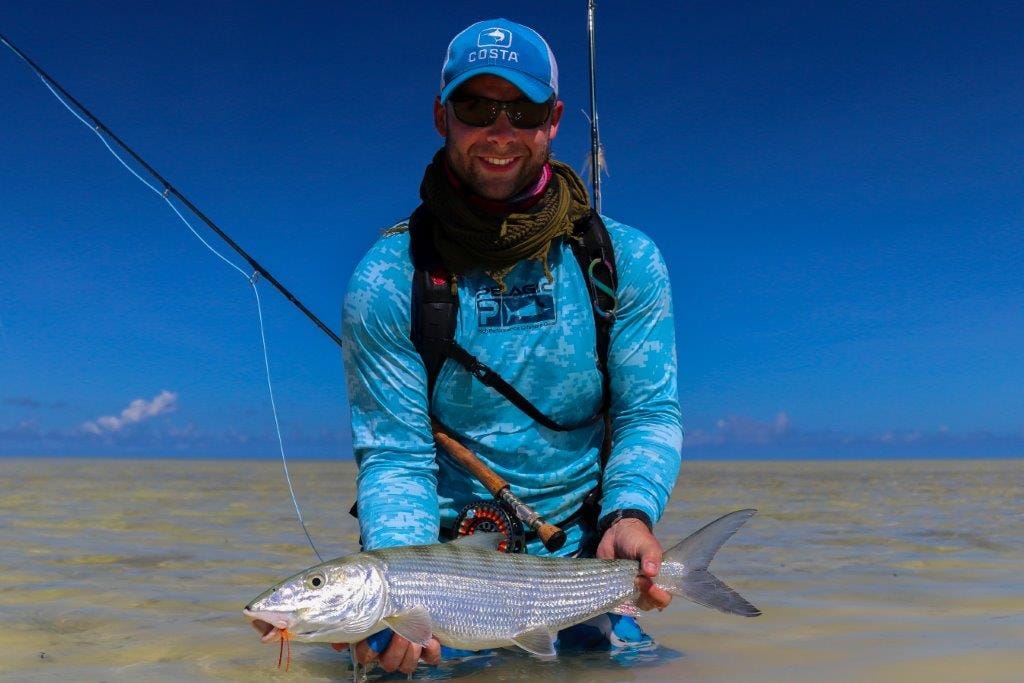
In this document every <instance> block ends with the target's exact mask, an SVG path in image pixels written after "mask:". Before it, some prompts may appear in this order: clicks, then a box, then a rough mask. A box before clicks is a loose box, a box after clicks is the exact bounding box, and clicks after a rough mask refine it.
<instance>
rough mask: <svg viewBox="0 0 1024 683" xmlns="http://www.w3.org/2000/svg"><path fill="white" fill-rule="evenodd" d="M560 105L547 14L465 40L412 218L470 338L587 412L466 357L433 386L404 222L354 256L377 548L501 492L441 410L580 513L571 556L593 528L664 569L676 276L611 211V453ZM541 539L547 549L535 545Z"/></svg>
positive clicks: (490, 455) (362, 487) (371, 533)
mask: <svg viewBox="0 0 1024 683" xmlns="http://www.w3.org/2000/svg"><path fill="white" fill-rule="evenodd" d="M563 111H564V104H563V103H562V102H561V101H559V100H558V71H557V66H556V63H555V58H554V55H553V54H552V53H551V50H550V48H549V47H548V45H547V43H546V42H545V41H544V39H543V38H542V37H541V36H540V35H539V34H537V33H536V32H534V31H533V30H532V29H530V28H527V27H525V26H522V25H520V24H516V23H513V22H510V21H508V20H505V19H495V20H489V21H483V22H479V23H477V24H473V25H472V26H470V27H468V28H467V29H465V30H464V31H462V32H461V33H459V34H458V35H457V36H455V38H454V39H453V40H452V42H451V44H450V45H449V47H448V51H447V53H446V57H445V62H444V66H443V70H442V81H441V92H440V94H439V95H438V97H437V98H436V99H435V101H434V125H435V127H436V128H437V131H438V133H439V134H440V135H441V136H442V137H443V138H444V147H443V149H442V150H440V151H439V152H438V153H437V155H436V156H435V157H434V159H433V161H432V162H431V163H430V165H429V166H428V167H427V170H426V173H425V175H424V178H423V181H422V185H421V189H420V194H421V197H422V199H423V206H422V207H420V209H419V210H417V215H418V216H420V218H419V219H418V221H419V223H418V225H417V226H416V227H415V230H423V231H425V233H424V234H425V237H424V238H423V239H426V240H428V241H429V243H430V245H431V248H432V249H433V250H434V251H435V252H436V255H437V256H439V258H440V260H441V262H442V264H443V266H444V271H443V272H440V273H436V274H434V275H432V277H435V278H438V277H439V278H443V279H441V280H440V281H441V282H442V283H444V286H445V287H450V288H451V289H452V290H453V291H455V292H456V293H457V296H458V303H459V306H458V311H459V313H458V324H457V328H456V334H455V339H456V341H457V342H458V344H459V345H460V346H462V347H463V348H464V349H467V350H469V351H470V352H471V353H472V354H474V355H475V356H476V357H477V358H478V359H479V360H480V361H481V362H483V363H485V364H486V365H487V366H489V367H490V368H492V369H494V370H495V371H496V372H497V373H498V374H499V375H501V376H502V377H503V378H504V379H505V380H506V381H507V382H508V383H509V384H511V385H513V386H514V387H515V389H516V390H517V391H518V392H519V393H521V394H522V395H523V396H525V397H526V398H527V399H528V400H529V401H530V402H531V403H533V405H534V406H536V408H537V409H538V410H539V411H540V412H541V413H543V414H544V415H546V416H548V417H549V418H551V419H552V420H553V421H555V422H558V423H560V424H561V425H570V426H573V425H576V426H575V427H572V428H570V429H568V430H566V431H558V430H554V429H549V428H547V427H545V426H542V425H541V424H538V422H537V421H536V420H535V419H533V418H531V417H529V416H528V415H527V414H526V413H524V412H523V411H522V410H521V409H520V408H518V407H516V406H515V405H513V404H512V403H510V402H509V401H508V400H507V399H506V398H505V397H504V396H503V395H501V394H500V393H498V392H497V391H495V390H494V389H492V388H490V387H488V386H484V385H483V384H482V383H480V382H479V381H478V380H477V378H475V377H474V376H473V375H472V374H471V373H470V372H468V371H467V370H466V369H465V368H463V367H462V366H460V365H459V364H458V363H455V362H452V361H448V362H446V363H445V364H444V366H443V367H442V369H441V371H440V373H439V374H438V375H437V377H436V381H435V382H434V385H433V387H432V391H431V388H430V387H428V380H427V373H426V371H425V368H424V362H423V358H422V357H421V355H420V353H419V352H418V351H417V349H416V347H415V345H414V343H413V341H412V339H411V337H410V335H411V334H412V333H413V331H414V330H413V323H412V312H411V311H412V307H413V302H412V284H411V283H412V280H413V276H414V266H413V263H412V258H411V256H410V234H409V229H408V226H407V225H405V224H401V225H399V226H396V227H397V229H392V230H389V231H388V232H387V233H386V234H385V236H384V237H382V238H381V239H380V240H379V241H378V242H377V243H376V244H375V245H374V246H373V248H372V249H371V250H370V252H369V253H368V254H367V255H366V257H365V258H364V259H363V260H362V262H361V263H360V264H359V266H358V267H357V269H356V271H355V273H354V275H353V277H352V280H351V282H350V284H349V289H348V293H347V295H346V298H345V305H344V316H343V317H344V321H343V335H344V350H345V351H344V359H345V368H346V375H347V381H348V391H349V398H350V402H351V409H352V430H353V447H354V450H355V457H356V461H357V462H358V464H359V476H358V482H357V485H358V516H359V522H360V529H361V532H362V542H363V545H364V548H365V549H374V548H382V547H388V546H395V545H409V544H419V543H431V542H436V541H437V540H438V538H439V535H442V534H443V532H444V531H445V530H450V528H451V526H452V524H453V522H454V519H455V517H456V515H457V513H458V511H459V510H460V509H461V508H462V507H463V506H464V505H466V504H467V503H470V502H472V501H473V500H479V499H487V498H489V497H490V496H489V494H488V493H487V491H486V489H485V488H484V487H483V485H482V484H481V483H480V482H478V481H476V480H475V479H473V478H472V476H470V475H469V474H468V473H467V472H466V471H465V470H463V469H462V468H461V467H459V465H458V464H457V463H456V462H455V461H454V460H453V459H452V458H450V457H449V456H448V454H447V453H445V452H444V451H443V450H441V449H439V448H437V447H436V446H435V443H434V438H433V435H432V431H431V421H432V418H433V419H436V420H437V421H439V422H440V423H441V424H443V425H444V426H445V428H446V429H447V430H448V432H449V433H450V434H452V435H453V436H454V437H455V438H456V439H458V440H459V441H460V442H462V443H463V444H465V445H466V446H468V447H469V448H470V449H471V450H473V451H474V452H475V453H476V454H477V455H478V456H479V457H480V459H481V460H483V461H484V462H485V463H486V464H487V465H488V466H489V467H491V468H492V469H493V470H495V471H496V472H497V473H498V474H500V475H501V476H502V477H503V478H504V479H505V480H507V481H508V482H509V483H510V485H511V487H512V490H513V491H514V492H515V493H517V494H518V495H519V496H520V497H521V498H523V499H524V500H525V501H526V502H527V503H528V504H530V505H532V506H533V507H534V508H535V509H536V510H537V511H538V512H540V513H541V514H542V515H543V516H544V517H545V518H546V519H548V520H550V521H552V522H554V523H559V522H561V521H564V520H569V521H568V522H567V523H566V524H565V532H566V534H567V542H566V544H565V546H564V547H563V548H562V550H560V551H559V554H572V553H577V552H579V551H580V550H581V548H582V547H583V546H585V545H586V544H587V543H591V547H593V546H595V545H596V554H597V556H598V557H603V558H613V557H618V558H632V559H636V560H638V561H640V563H641V568H642V572H643V575H644V576H646V577H653V576H655V575H656V574H657V572H658V567H659V564H660V562H661V546H660V545H659V543H658V541H657V540H656V539H655V537H654V536H653V534H652V533H651V525H652V524H653V523H654V522H656V521H657V519H658V518H659V517H660V515H661V513H662V511H663V509H664V507H665V504H666V503H667V500H668V497H669V494H670V492H671V490H672V487H673V484H674V482H675V479H676V475H677V473H678V468H679V456H680V447H681V443H682V431H681V427H680V416H679V406H678V399H677V394H676V361H675V338H674V330H673V319H672V307H671V296H670V287H669V281H668V276H667V272H666V269H665V264H664V262H663V260H662V258H661V255H660V254H659V252H658V250H657V248H656V247H655V246H654V244H653V243H652V242H651V241H650V240H649V239H648V238H647V237H645V236H644V235H643V234H641V233H640V232H638V231H636V230H634V229H633V228H629V227H627V226H624V225H621V224H619V223H617V222H615V221H612V220H610V219H605V225H606V226H607V233H608V235H609V236H610V239H611V242H612V245H613V248H614V249H613V250H614V255H615V262H616V271H617V276H618V290H617V292H616V296H617V310H616V311H615V318H614V323H613V324H612V326H611V331H610V337H609V340H610V341H609V347H608V352H607V360H608V362H607V365H608V368H607V376H608V381H609V384H608V386H609V401H608V406H609V407H608V410H609V412H610V418H611V425H612V433H613V439H612V445H611V450H610V453H609V454H608V456H607V458H606V460H607V461H606V463H604V464H603V465H602V457H601V446H602V441H603V437H604V432H605V426H604V425H605V423H604V421H603V420H601V419H594V418H595V416H599V415H600V413H601V411H602V406H603V403H604V389H603V387H604V384H603V375H602V371H601V368H599V367H598V353H597V351H596V348H595V344H596V338H597V337H596V335H597V332H596V330H595V317H594V314H593V310H592V307H593V304H592V301H591V299H590V295H589V293H588V289H587V283H586V280H585V278H586V277H587V274H586V273H584V272H583V271H582V270H581V268H580V266H579V265H578V264H577V261H576V260H575V258H574V256H573V252H572V244H571V243H570V242H571V240H573V239H574V238H573V237H572V231H573V225H574V224H575V223H577V222H579V221H580V220H586V219H587V217H588V216H589V215H590V208H589V202H588V198H587V193H586V188H585V187H584V185H583V183H582V182H581V181H580V179H579V178H578V176H577V175H576V174H575V173H574V172H573V171H572V169H570V168H569V167H568V166H566V165H564V164H561V163H559V162H556V161H554V160H551V159H550V158H549V155H550V143H551V141H552V140H554V139H555V137H556V135H557V133H558V127H559V122H560V120H561V117H562V114H563ZM598 486H600V487H601V488H600V491H601V494H600V495H601V499H600V503H601V517H600V519H599V520H587V519H586V516H585V515H580V514H577V513H578V511H579V510H580V509H581V506H582V505H583V501H584V498H585V497H586V495H587V494H588V493H589V492H591V491H593V490H595V489H596V488H597V487H598ZM528 551H529V552H531V553H543V552H545V550H544V549H543V547H542V546H541V545H540V543H539V541H536V540H535V541H533V542H531V543H530V545H529V547H528ZM644 589H645V592H644V595H643V597H642V599H641V606H642V607H645V608H650V607H663V606H665V605H667V604H668V601H669V600H670V599H671V598H670V596H669V595H668V594H667V593H665V592H664V591H662V590H661V589H658V588H657V587H654V586H653V585H652V584H651V582H650V581H647V582H646V583H645V584H644ZM637 632H639V630H638V629H637ZM612 636H614V634H612ZM356 654H357V656H358V657H359V659H360V660H361V661H362V662H363V663H366V662H369V661H371V660H372V659H374V658H375V657H377V653H376V652H375V651H374V650H373V649H372V648H371V647H370V646H369V645H368V644H367V643H366V642H365V641H364V642H363V643H360V644H358V645H357V646H356ZM421 658H422V659H423V660H424V661H427V662H428V663H435V662H437V661H438V660H439V658H440V646H439V645H438V643H437V641H436V640H435V641H431V642H430V644H428V645H427V646H426V647H425V648H423V647H421V646H420V645H418V644H414V643H410V642H409V641H407V640H405V639H403V638H401V637H399V636H394V637H393V638H392V640H391V642H390V644H388V645H387V646H386V647H385V648H384V650H383V652H382V653H380V664H381V666H382V667H383V668H384V669H386V670H388V671H393V670H395V669H396V668H397V669H400V670H402V671H403V672H406V673H408V672H411V671H412V670H414V669H415V667H416V664H417V662H418V661H419V660H420V659H421Z"/></svg>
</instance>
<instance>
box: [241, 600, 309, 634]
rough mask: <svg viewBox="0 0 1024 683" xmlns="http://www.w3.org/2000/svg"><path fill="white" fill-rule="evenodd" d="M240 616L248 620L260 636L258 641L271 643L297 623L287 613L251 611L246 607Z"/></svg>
mask: <svg viewBox="0 0 1024 683" xmlns="http://www.w3.org/2000/svg"><path fill="white" fill-rule="evenodd" d="M242 614H244V615H245V616H246V617H248V618H249V621H250V623H252V627H253V628H254V629H256V631H257V632H258V633H259V634H260V640H262V641H263V642H271V641H274V640H277V638H278V636H279V634H280V633H281V632H282V631H287V630H288V629H290V628H291V627H292V626H294V625H295V623H296V621H298V620H297V619H296V618H295V617H294V616H293V615H291V614H290V613H288V612H269V611H260V610H251V609H249V608H248V607H246V608H245V609H243V610H242Z"/></svg>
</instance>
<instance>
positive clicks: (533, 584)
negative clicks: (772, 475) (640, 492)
mask: <svg viewBox="0 0 1024 683" xmlns="http://www.w3.org/2000/svg"><path fill="white" fill-rule="evenodd" d="M755 512H756V510H737V511H736V512H732V513H729V514H728V515H725V516H724V517H721V518H719V519H717V520H715V521H714V522H711V523H710V524H708V525H707V526H705V527H704V528H702V529H700V530H699V531H697V532H696V533H694V534H692V535H690V536H689V537H687V538H686V539H684V540H683V541H681V542H680V543H678V544H677V545H675V546H673V547H672V548H670V549H669V550H667V551H666V552H665V553H664V557H663V560H662V564H661V571H660V573H659V574H658V576H657V577H655V579H654V582H655V584H656V585H658V586H660V587H662V588H664V589H665V590H667V591H668V592H670V593H672V594H673V595H679V596H682V597H684V598H687V599H689V600H692V601H693V602H696V603H699V604H701V605H705V606H707V607H711V608H713V609H717V610H720V611H722V612H727V613H730V614H739V615H742V616H745V617H756V616H758V615H759V614H761V612H760V610H758V609H757V608H756V607H754V606H753V605H752V604H750V603H749V602H747V601H746V600H745V599H744V598H743V597H741V596H740V595H739V594H738V593H737V592H736V591H734V590H733V589H732V588H730V587H729V586H727V585H726V584H725V583H723V582H722V581H720V580H719V579H718V578H717V577H715V576H714V575H713V574H711V573H710V572H709V571H708V564H710V562H711V559H712V558H713V557H714V555H715V553H716V552H718V549H719V548H721V547H722V544H723V543H725V542H726V541H727V540H728V539H729V538H730V537H731V536H732V535H733V534H734V533H736V531H737V530H738V529H739V528H740V527H741V526H742V525H743V523H744V522H746V521H747V520H748V519H750V517H752V516H753V515H754V514H755ZM503 538H504V536H502V535H501V534H474V535H471V536H465V537H462V538H459V539H457V540H455V541H452V542H450V543H441V544H434V545H421V546H405V547H398V548H387V549H384V550H372V551H368V552H362V553H358V554H355V555H350V556H348V557H343V558H340V559H337V560H331V561H329V562H324V563H323V564H318V565H316V566H315V567H311V568H309V569H307V570H305V571H302V572H299V573H298V574H296V575H295V576H292V577H291V578H288V579H285V580H284V581H282V582H281V583H279V584H277V585H276V586H274V587H272V588H270V589H269V590H267V591H266V592H264V593H263V594H262V595H260V596H259V597H257V598H256V599H255V600H253V601H252V602H250V603H249V604H248V605H246V606H245V610H244V613H245V615H246V616H247V617H248V618H249V619H251V620H252V621H253V622H265V624H269V625H270V626H272V627H274V628H277V629H279V630H280V631H281V632H282V634H283V637H284V638H287V639H288V640H296V641H307V642H314V641H315V642H331V643H354V642H357V641H360V640H362V639H364V638H367V637H368V636H370V635H372V634H374V633H376V632H378V631H381V630H383V629H385V628H391V629H392V630H394V631H395V632H396V633H398V634H399V635H401V636H403V637H405V638H407V639H409V640H410V641H412V642H414V643H422V644H425V643H426V642H427V641H428V640H429V639H430V638H431V637H435V638H437V639H438V641H440V642H441V643H442V644H443V645H448V646H449V647H454V648H459V649H466V650H481V649H485V648H492V647H503V646H510V645H517V646H519V647H521V648H523V649H524V650H527V651H528V652H532V653H534V654H537V655H554V654H555V647H554V640H555V637H556V635H557V633H558V631H559V630H560V629H563V628H566V627H568V626H571V625H573V624H578V623H580V622H582V621H586V620H587V619H589V618H591V617H593V616H596V615H598V614H602V613H604V612H609V611H619V612H624V613H632V612H634V611H635V610H636V606H635V601H636V600H637V598H638V597H639V595H640V592H639V589H638V588H637V584H636V579H637V576H638V574H639V564H638V563H637V562H636V561H634V560H597V559H570V558H561V557H540V556H534V555H522V554H513V555H509V554H504V553H499V552H496V548H497V543H498V542H499V541H501V540H502V539H503Z"/></svg>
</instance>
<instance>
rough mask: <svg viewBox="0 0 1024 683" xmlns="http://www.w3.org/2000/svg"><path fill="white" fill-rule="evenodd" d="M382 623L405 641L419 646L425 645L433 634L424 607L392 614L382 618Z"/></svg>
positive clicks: (431, 624)
mask: <svg viewBox="0 0 1024 683" xmlns="http://www.w3.org/2000/svg"><path fill="white" fill-rule="evenodd" d="M384 623H386V624H387V625H388V626H390V627H391V630H392V631H394V632H395V633H397V634H398V635H400V636H402V637H403V638H405V639H406V640H409V641H411V642H413V643H419V644H420V645H426V644H427V641H428V640H430V636H431V634H432V633H433V632H434V625H433V622H431V620H430V613H429V612H427V609H426V608H425V607H421V606H420V605H417V606H416V607H412V608H410V609H407V610H405V611H404V612H399V613H398V614H392V615H391V616H390V617H385V618H384Z"/></svg>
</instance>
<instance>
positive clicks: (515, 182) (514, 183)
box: [444, 139, 551, 201]
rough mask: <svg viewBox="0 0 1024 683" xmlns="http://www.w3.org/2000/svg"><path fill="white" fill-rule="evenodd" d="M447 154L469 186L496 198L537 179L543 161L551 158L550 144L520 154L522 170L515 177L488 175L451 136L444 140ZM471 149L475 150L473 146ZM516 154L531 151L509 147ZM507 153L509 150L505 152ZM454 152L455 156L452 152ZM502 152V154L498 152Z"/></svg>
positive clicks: (516, 191) (451, 166)
mask: <svg viewBox="0 0 1024 683" xmlns="http://www.w3.org/2000/svg"><path fill="white" fill-rule="evenodd" d="M444 148H445V158H446V159H447V161H448V168H449V169H450V170H451V171H452V173H454V174H455V175H456V176H457V177H458V179H459V180H461V181H462V182H463V183H464V184H465V185H466V187H467V188H468V189H469V190H471V191H473V192H474V193H476V194H478V195H480V196H481V197H484V198H485V199H491V200H495V201H504V200H508V199H511V198H513V197H515V196H516V195H518V194H519V193H521V192H522V191H523V190H525V189H526V188H527V187H529V186H530V185H532V184H533V183H534V182H536V180H537V178H539V177H540V173H541V170H542V169H543V168H544V164H546V163H548V160H549V159H550V158H551V145H550V144H548V145H545V146H544V149H542V150H540V153H539V154H537V155H532V154H528V153H523V154H521V156H520V158H519V170H518V171H516V174H515V176H514V177H513V178H511V179H508V180H503V179H494V178H490V177H485V176H484V174H483V173H482V172H481V171H480V170H479V168H477V166H476V164H475V163H474V162H473V160H472V157H470V156H466V155H462V154H461V153H459V152H458V150H456V149H455V148H454V147H453V146H452V145H450V144H449V141H448V139H446V140H445V145H444ZM471 151H472V150H471ZM510 151H512V152H513V153H515V154H520V152H528V150H510ZM506 153H507V152H506ZM453 155H454V156H453ZM495 156H500V155H497V154H496V155H495Z"/></svg>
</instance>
